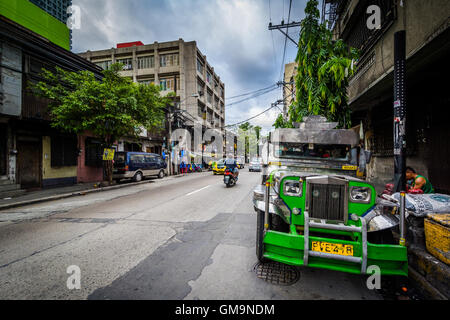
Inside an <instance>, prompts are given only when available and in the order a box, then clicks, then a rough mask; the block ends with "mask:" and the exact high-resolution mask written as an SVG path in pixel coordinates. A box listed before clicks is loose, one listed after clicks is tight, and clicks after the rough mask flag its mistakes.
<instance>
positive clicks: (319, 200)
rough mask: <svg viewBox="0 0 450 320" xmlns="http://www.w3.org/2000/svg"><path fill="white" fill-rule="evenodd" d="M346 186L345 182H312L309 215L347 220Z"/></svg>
mask: <svg viewBox="0 0 450 320" xmlns="http://www.w3.org/2000/svg"><path fill="white" fill-rule="evenodd" d="M345 193H346V188H345V185H343V184H318V183H310V187H309V195H308V197H309V216H310V218H313V219H314V218H315V219H325V220H332V221H341V222H345V221H346V219H345V215H346V212H345V210H346V209H345V208H346V206H345V201H347V197H346V194H345Z"/></svg>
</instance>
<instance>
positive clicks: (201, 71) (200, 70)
mask: <svg viewBox="0 0 450 320" xmlns="http://www.w3.org/2000/svg"><path fill="white" fill-rule="evenodd" d="M197 71H198V72H200V73H201V74H203V63H202V62H201V61H200V59H199V58H197Z"/></svg>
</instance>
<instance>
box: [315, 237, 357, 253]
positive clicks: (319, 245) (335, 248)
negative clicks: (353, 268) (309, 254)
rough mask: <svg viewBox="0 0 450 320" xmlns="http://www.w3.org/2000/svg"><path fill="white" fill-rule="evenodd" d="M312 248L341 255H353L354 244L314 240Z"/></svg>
mask: <svg viewBox="0 0 450 320" xmlns="http://www.w3.org/2000/svg"><path fill="white" fill-rule="evenodd" d="M311 250H312V251H318V252H324V253H330V254H338V255H341V256H353V246H352V245H350V244H342V243H330V242H323V241H312V243H311Z"/></svg>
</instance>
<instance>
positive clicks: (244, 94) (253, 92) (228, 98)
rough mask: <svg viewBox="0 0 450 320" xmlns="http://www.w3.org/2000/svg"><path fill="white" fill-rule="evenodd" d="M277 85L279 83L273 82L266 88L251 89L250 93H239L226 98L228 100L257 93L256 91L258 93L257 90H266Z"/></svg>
mask: <svg viewBox="0 0 450 320" xmlns="http://www.w3.org/2000/svg"><path fill="white" fill-rule="evenodd" d="M276 85H277V84H272V85H271V86H269V87H266V88H262V89H258V90H255V91H251V92H248V93H243V94H240V95H237V96H233V97H226V98H225V99H226V100H231V99H234V98H240V97H244V96H248V95H250V94H255V93H257V92H260V91H264V90H267V89H270V88H272V87H274V86H276Z"/></svg>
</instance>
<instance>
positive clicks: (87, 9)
mask: <svg viewBox="0 0 450 320" xmlns="http://www.w3.org/2000/svg"><path fill="white" fill-rule="evenodd" d="M305 2H306V1H302V2H301V3H300V4H299V3H298V2H297V1H294V2H293V3H294V7H293V8H292V12H291V20H295V21H299V20H300V19H301V18H302V16H303V9H304V6H305ZM73 4H74V5H78V6H80V8H81V10H82V17H81V18H82V21H81V23H82V28H81V29H80V30H74V32H73V50H74V52H83V51H86V50H100V49H108V48H111V47H114V46H115V45H116V44H117V43H120V42H129V41H142V42H144V43H146V44H147V43H153V42H154V41H158V42H164V41H170V40H176V39H179V38H183V39H184V40H185V41H193V40H195V41H197V45H198V47H199V49H200V50H201V51H202V53H203V54H205V55H206V56H207V59H208V62H209V63H210V64H211V65H212V66H213V67H214V69H215V72H216V73H217V74H218V75H219V76H220V77H221V80H222V81H223V82H224V83H225V92H226V96H228V97H229V96H234V95H238V94H242V93H245V92H249V91H253V90H258V89H260V88H263V87H267V86H270V85H271V84H274V83H275V82H276V81H278V80H280V79H279V75H280V70H281V62H282V57H281V55H282V53H283V46H284V36H283V35H282V34H281V33H280V32H279V31H276V30H275V31H269V30H268V23H269V20H270V18H272V22H273V23H274V24H277V23H280V22H281V20H282V19H283V10H282V9H283V7H284V17H285V18H284V19H285V21H287V10H288V1H287V0H284V5H283V1H279V0H277V1H274V0H272V1H271V9H272V10H271V13H270V12H269V0H152V1H143V0H127V1H125V0H95V1H93V0H73ZM291 32H292V31H290V33H291ZM272 37H273V39H274V41H273V42H272ZM295 53H296V48H295V46H294V45H293V44H292V43H290V42H289V41H288V46H287V54H286V58H285V63H288V62H291V61H293V60H294V58H295ZM274 55H275V56H274ZM279 98H281V89H279V90H278V91H275V92H272V93H270V94H267V95H264V96H261V97H258V98H255V99H252V100H249V101H246V102H244V103H242V104H238V105H234V106H230V107H227V110H226V118H227V119H226V123H227V124H231V123H236V122H239V121H242V120H245V119H248V118H250V117H252V116H254V115H255V114H258V113H259V112H261V111H263V110H264V109H267V108H268V107H270V105H271V103H273V102H275V101H276V100H277V99H279ZM278 112H279V110H278V109H273V110H272V111H271V112H268V113H267V114H265V115H261V116H259V117H257V118H255V119H254V120H252V121H251V123H252V124H254V125H260V126H261V127H263V128H264V130H269V129H270V127H271V125H272V123H273V122H274V121H275V118H276V116H277V114H278Z"/></svg>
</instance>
